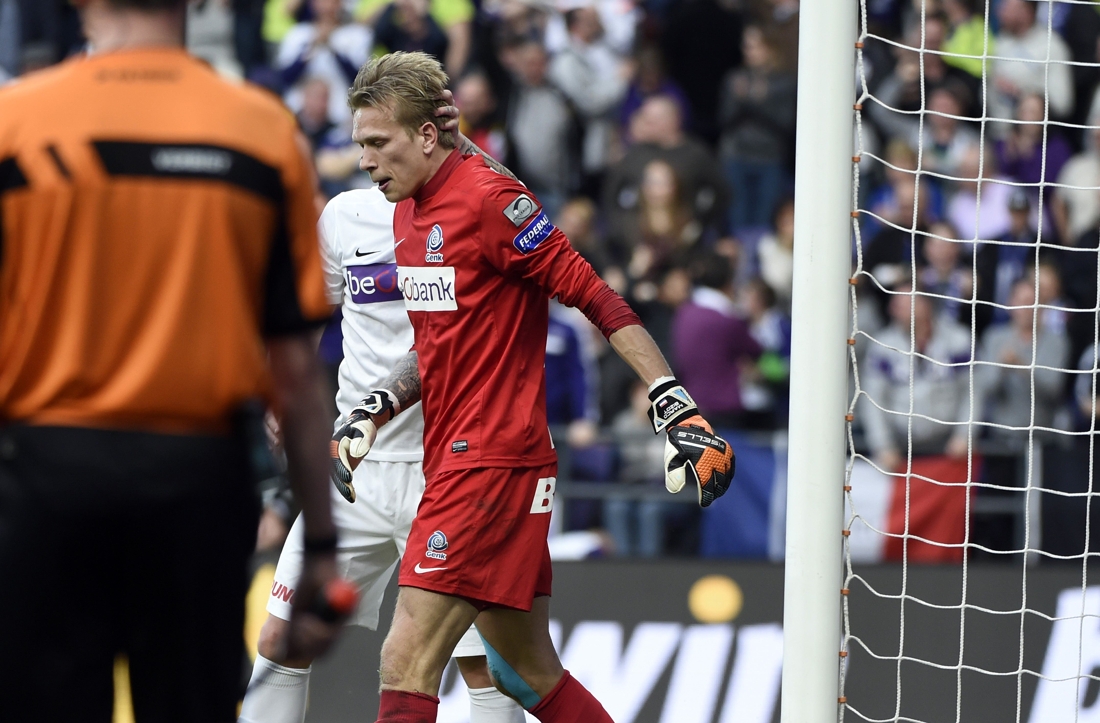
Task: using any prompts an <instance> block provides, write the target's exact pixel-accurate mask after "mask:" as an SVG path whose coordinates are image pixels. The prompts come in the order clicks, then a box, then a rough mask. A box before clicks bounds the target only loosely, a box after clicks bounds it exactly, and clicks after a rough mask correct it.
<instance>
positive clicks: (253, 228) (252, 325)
mask: <svg viewBox="0 0 1100 723" xmlns="http://www.w3.org/2000/svg"><path fill="white" fill-rule="evenodd" d="M80 4H81V5H82V7H81V15H82V20H83V23H84V29H85V34H86V36H87V37H88V39H89V41H90V47H91V48H92V50H91V52H90V53H89V55H88V56H87V57H84V58H80V59H76V60H71V61H68V62H65V63H63V64H61V65H60V66H56V67H54V68H52V69H49V70H46V71H44V72H41V73H38V74H35V75H32V76H29V77H27V78H25V79H23V80H21V81H20V82H18V83H16V84H14V85H13V86H10V87H8V88H5V89H3V90H0V719H2V720H3V721H5V722H6V723H17V722H22V721H32V720H33V721H35V722H36V723H38V722H42V721H66V722H68V721H93V722H94V721H104V722H106V721H109V720H110V717H111V709H112V697H113V693H112V665H113V660H114V658H115V656H116V655H118V654H125V655H126V656H128V658H129V662H130V676H131V686H132V695H133V703H134V712H135V715H136V717H137V720H138V721H187V722H188V723H198V722H200V721H201V722H203V723H208V722H220V721H232V720H234V718H235V715H236V702H237V700H238V696H239V694H240V681H241V659H240V651H241V633H242V629H243V622H244V596H245V593H246V590H247V586H248V582H249V581H248V577H247V570H246V565H247V560H248V557H249V554H250V552H251V550H252V547H253V545H254V543H255V539H256V523H257V519H258V510H259V505H258V499H257V495H256V490H255V486H254V484H252V482H251V480H252V475H251V474H250V456H249V454H248V452H249V447H248V445H247V444H246V443H245V439H246V438H247V437H248V436H249V435H248V434H247V433H246V429H245V427H248V426H249V425H247V424H242V423H241V421H240V420H241V418H242V415H241V414H240V410H241V409H242V408H243V407H247V406H248V405H247V402H248V400H253V399H264V400H266V401H267V402H268V403H270V404H271V405H272V406H273V407H274V408H275V409H276V410H277V412H278V413H279V415H280V417H281V425H282V429H283V432H284V435H285V446H286V452H287V458H288V463H289V471H290V475H291V478H292V480H293V482H294V484H295V491H296V492H297V494H298V495H299V499H300V500H301V502H302V504H303V507H304V516H305V523H306V530H307V531H306V543H305V544H306V552H307V555H306V558H305V560H306V567H305V569H304V570H303V575H302V578H303V579H302V582H301V584H300V585H299V588H298V593H297V599H296V600H295V605H296V611H295V614H294V617H293V619H292V621H291V626H292V633H291V636H290V642H289V647H290V648H291V650H290V651H288V652H290V653H292V654H296V655H298V656H299V657H301V656H303V655H309V656H312V655H316V654H318V653H320V652H322V651H323V650H324V648H325V647H327V645H328V644H329V643H331V641H332V640H333V638H334V636H335V634H336V632H337V625H335V624H332V623H327V622H324V621H323V620H322V619H320V618H319V617H317V616H316V615H313V614H312V613H310V612H308V609H310V607H311V604H312V601H313V599H314V598H315V597H316V593H317V591H318V589H319V588H320V586H321V585H323V584H324V583H326V582H327V581H328V580H330V579H332V578H333V577H334V576H335V563H334V558H333V551H334V549H335V542H336V541H335V531H334V527H333V524H332V519H331V516H330V509H329V487H328V485H329V481H328V470H329V458H328V452H327V446H328V440H329V435H330V433H331V425H330V422H331V420H330V419H329V418H328V413H327V411H326V409H327V407H326V404H327V401H326V396H327V395H326V392H325V390H324V385H323V383H322V381H321V376H320V374H319V371H318V367H317V362H316V357H315V352H314V347H313V344H312V343H311V341H310V337H311V335H312V330H314V329H315V328H316V327H317V326H318V325H319V324H321V323H323V322H324V321H325V320H326V319H327V318H328V317H329V313H330V309H329V307H328V305H327V304H326V301H325V296H324V289H323V281H322V274H321V269H320V261H319V255H318V248H317V239H316V220H317V215H316V207H315V205H314V187H315V184H314V180H313V176H312V172H311V168H310V166H309V162H308V159H307V157H306V155H305V153H304V151H303V145H302V141H301V139H300V136H299V135H298V132H297V129H296V127H295V124H294V120H293V118H292V117H291V115H290V114H289V113H288V112H287V111H286V110H285V109H283V108H282V106H281V105H280V104H279V103H278V102H277V101H276V100H275V99H274V98H271V97H269V96H268V95H267V94H266V93H264V92H262V91H260V90H256V89H251V88H248V87H242V86H238V85H233V84H230V83H228V82H226V81H224V80H221V79H219V78H218V77H217V76H216V75H215V74H214V73H213V71H211V70H210V69H209V68H207V67H206V66H205V65H203V64H202V63H201V62H199V61H197V60H194V59H192V58H191V57H189V56H188V55H187V54H186V52H185V51H184V50H183V30H184V18H185V0H87V1H86V2H83V3H80ZM253 416H255V415H253ZM253 421H254V420H253Z"/></svg>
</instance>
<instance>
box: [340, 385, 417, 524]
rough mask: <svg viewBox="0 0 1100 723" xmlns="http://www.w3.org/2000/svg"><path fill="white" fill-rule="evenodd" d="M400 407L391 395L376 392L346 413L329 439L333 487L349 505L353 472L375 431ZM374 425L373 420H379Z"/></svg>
mask: <svg viewBox="0 0 1100 723" xmlns="http://www.w3.org/2000/svg"><path fill="white" fill-rule="evenodd" d="M399 411H400V406H399V405H398V403H397V399H396V398H395V397H394V395H393V392H391V391H389V390H387V389H376V390H374V391H373V392H371V393H370V394H368V395H367V396H366V397H364V399H363V401H361V402H359V405H358V406H356V407H355V408H354V409H352V410H351V412H349V413H348V418H347V421H345V422H344V423H343V424H342V425H340V427H339V429H337V430H336V433H335V434H333V435H332V444H331V454H332V484H334V485H336V489H337V490H338V491H339V492H340V494H341V495H343V496H344V499H345V500H347V501H348V502H355V485H354V484H352V476H353V474H354V472H355V468H356V467H358V466H359V463H360V462H361V461H362V460H363V458H364V457H366V456H367V453H368V452H370V448H371V447H372V446H373V445H374V439H375V437H377V436H378V428H379V427H380V426H382V425H383V424H385V423H386V422H388V421H390V420H391V419H393V418H394V417H395V416H396V415H397V413H398V412H399ZM379 418H380V422H379V423H375V421H374V420H375V419H379Z"/></svg>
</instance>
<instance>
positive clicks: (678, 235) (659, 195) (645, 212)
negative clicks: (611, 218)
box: [609, 160, 704, 281]
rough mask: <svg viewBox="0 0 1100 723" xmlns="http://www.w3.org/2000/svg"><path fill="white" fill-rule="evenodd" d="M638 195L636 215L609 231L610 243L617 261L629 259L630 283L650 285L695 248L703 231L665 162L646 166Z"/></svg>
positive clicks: (677, 181)
mask: <svg viewBox="0 0 1100 723" xmlns="http://www.w3.org/2000/svg"><path fill="white" fill-rule="evenodd" d="M639 192H640V193H639V199H638V207H637V212H636V213H635V214H631V215H630V216H628V217H626V218H625V219H624V223H623V225H622V226H621V227H619V228H617V229H613V230H612V231H611V233H610V236H609V241H610V245H611V249H612V252H613V253H614V254H615V256H616V258H619V259H623V260H626V259H629V261H628V262H627V274H628V275H629V276H630V278H631V279H633V280H635V281H642V280H650V281H652V280H655V279H656V278H658V277H659V276H660V275H661V274H663V273H664V272H665V271H667V270H668V268H669V267H670V266H671V265H672V264H673V263H675V261H676V260H677V259H678V258H679V257H681V256H683V254H684V252H685V251H686V250H687V249H690V248H692V247H693V246H695V245H696V244H698V243H699V241H700V240H701V238H702V237H703V232H704V229H703V227H702V226H701V225H700V224H699V222H698V221H696V220H695V219H694V218H692V215H691V207H690V206H688V204H687V203H686V202H685V201H684V194H683V192H682V190H681V184H680V179H679V178H678V177H677V175H676V170H675V169H674V168H673V167H672V166H671V165H669V164H668V163H666V162H665V161H662V160H653V161H650V162H649V163H647V164H646V166H645V168H644V169H643V171H642V184H641V187H640V189H639Z"/></svg>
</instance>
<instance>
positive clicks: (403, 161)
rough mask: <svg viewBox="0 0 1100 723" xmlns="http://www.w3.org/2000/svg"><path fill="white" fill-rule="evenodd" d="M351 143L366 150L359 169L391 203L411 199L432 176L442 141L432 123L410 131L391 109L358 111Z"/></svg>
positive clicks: (368, 108)
mask: <svg viewBox="0 0 1100 723" xmlns="http://www.w3.org/2000/svg"><path fill="white" fill-rule="evenodd" d="M351 139H352V140H353V141H355V142H356V143H358V144H359V146H360V147H361V148H362V149H363V155H362V157H361V158H360V159H359V168H360V169H362V170H364V171H366V172H367V173H369V174H370V177H371V180H373V181H374V182H375V183H377V184H378V190H380V191H382V194H383V195H384V196H385V197H386V200H388V201H390V202H391V203H397V202H398V201H403V200H404V199H406V198H409V197H410V196H412V195H413V194H414V193H416V192H417V191H419V190H420V187H421V186H423V185H424V184H425V183H427V182H428V179H430V178H431V176H432V170H433V169H432V151H433V150H435V147H436V145H437V143H436V142H437V141H438V139H439V131H438V129H437V128H436V126H435V124H433V123H425V124H424V126H423V127H421V128H419V129H417V130H416V131H410V130H409V129H407V128H405V127H404V126H402V125H400V124H399V123H398V122H397V121H396V120H394V117H393V113H392V112H391V111H390V109H389V108H385V107H376V108H372V107H366V108H359V109H357V110H356V111H355V115H353V116H352V132H351Z"/></svg>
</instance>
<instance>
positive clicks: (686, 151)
mask: <svg viewBox="0 0 1100 723" xmlns="http://www.w3.org/2000/svg"><path fill="white" fill-rule="evenodd" d="M698 1H700V0H692V2H698ZM630 134H631V137H632V138H633V140H634V141H635V144H634V145H633V146H631V147H630V149H629V150H628V151H627V152H626V155H625V156H624V157H623V159H622V161H620V162H619V164H618V165H616V166H615V167H614V168H612V169H611V171H610V172H609V173H608V175H607V180H606V182H605V183H604V188H603V211H604V213H605V215H606V216H605V218H606V221H607V224H608V228H609V229H611V233H612V234H614V233H615V230H616V229H622V228H623V227H624V223H625V222H626V219H628V218H629V217H630V216H631V215H633V214H634V213H635V212H636V210H637V208H638V202H639V200H640V194H641V182H642V176H643V174H644V172H645V167H646V166H647V165H648V164H649V162H650V161H653V160H662V161H665V162H667V163H668V164H669V165H670V166H672V167H673V168H674V169H675V170H676V176H677V178H679V180H680V183H681V184H682V185H681V188H682V190H683V198H684V200H685V201H687V202H688V204H689V205H690V208H691V212H692V216H693V217H694V219H695V220H696V221H698V222H699V223H701V224H702V225H703V226H704V227H708V226H709V227H715V228H719V229H724V226H725V223H726V218H727V212H728V195H729V194H728V191H727V188H726V183H725V179H724V178H723V177H722V169H721V167H720V166H719V165H718V162H717V161H716V160H715V158H714V153H713V152H712V151H711V150H710V149H709V148H707V147H706V146H705V145H704V144H703V143H701V142H699V141H698V140H696V139H694V138H692V137H690V136H688V135H687V134H685V133H684V130H683V126H682V125H681V118H680V112H679V109H678V106H677V105H676V101H675V100H674V99H672V98H669V97H667V96H654V97H652V98H650V99H648V100H647V101H646V102H645V103H643V104H642V107H641V108H640V109H639V110H638V112H637V113H635V114H634V117H633V118H632V119H631V122H630Z"/></svg>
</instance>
